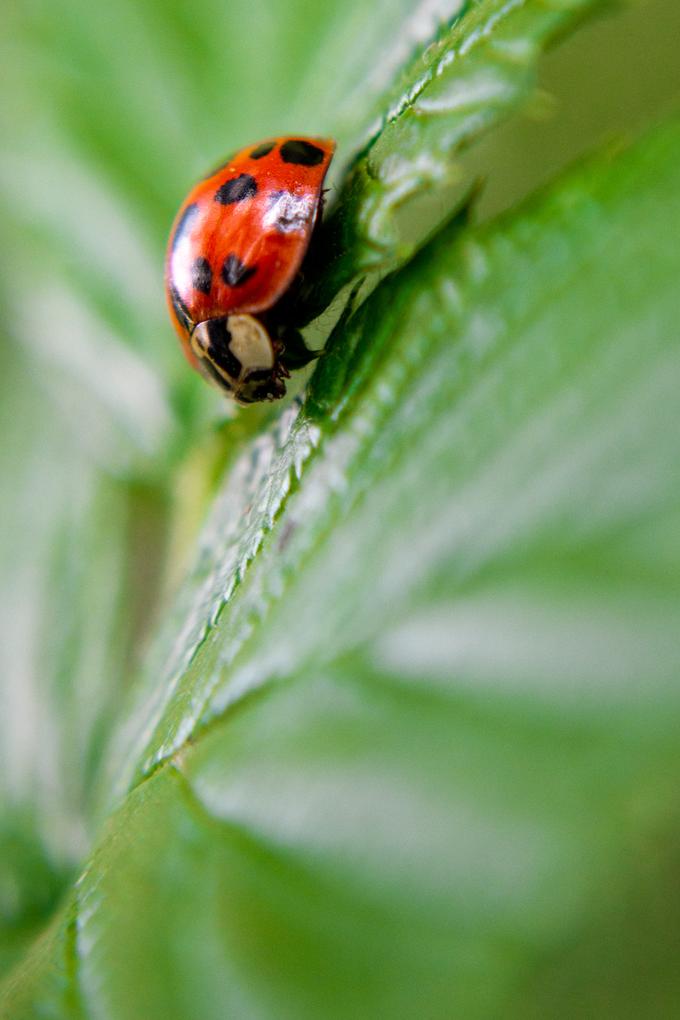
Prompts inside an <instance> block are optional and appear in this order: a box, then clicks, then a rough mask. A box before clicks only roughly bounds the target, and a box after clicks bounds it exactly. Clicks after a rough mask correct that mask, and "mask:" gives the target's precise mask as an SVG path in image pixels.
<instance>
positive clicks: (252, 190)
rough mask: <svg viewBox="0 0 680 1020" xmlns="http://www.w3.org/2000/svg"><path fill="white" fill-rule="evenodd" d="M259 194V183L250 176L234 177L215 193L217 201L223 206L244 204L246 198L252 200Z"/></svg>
mask: <svg viewBox="0 0 680 1020" xmlns="http://www.w3.org/2000/svg"><path fill="white" fill-rule="evenodd" d="M256 193H257V181H256V180H255V178H254V177H251V175H250V174H239V176H238V177H232V179H231V180H230V181H225V182H224V184H223V185H222V186H221V187H220V188H218V189H217V191H216V192H215V201H216V202H221V203H222V205H233V204H234V203H235V202H243V201H244V200H245V199H246V198H252V197H253V195H255V194H256Z"/></svg>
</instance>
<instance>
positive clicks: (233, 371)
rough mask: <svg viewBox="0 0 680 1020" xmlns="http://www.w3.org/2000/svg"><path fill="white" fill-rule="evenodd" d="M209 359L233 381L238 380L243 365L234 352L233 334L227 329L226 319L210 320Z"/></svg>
mask: <svg viewBox="0 0 680 1020" xmlns="http://www.w3.org/2000/svg"><path fill="white" fill-rule="evenodd" d="M208 339H209V341H210V346H209V347H208V357H209V358H210V360H211V361H213V362H214V363H215V364H216V365H217V367H218V368H221V369H222V371H223V372H226V373H227V375H230V376H231V377H232V379H238V377H239V376H240V374H241V371H242V369H243V365H242V364H241V362H240V361H239V360H238V358H237V357H236V355H235V354H234V353H233V352H232V350H231V348H230V346H229V344H230V343H231V333H230V332H229V330H228V329H227V320H226V319H210V320H209V322H208Z"/></svg>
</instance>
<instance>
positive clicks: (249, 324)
mask: <svg viewBox="0 0 680 1020" xmlns="http://www.w3.org/2000/svg"><path fill="white" fill-rule="evenodd" d="M227 329H228V330H229V333H230V335H231V339H230V341H229V350H230V351H231V353H232V354H233V355H234V357H235V358H238V360H239V361H240V362H241V365H242V366H243V367H242V371H241V376H240V378H241V379H245V378H246V376H248V375H249V374H250V372H262V371H266V370H271V369H272V368H273V367H274V361H275V358H274V348H273V346H272V342H271V340H270V338H269V333H268V332H267V330H266V329H265V328H264V326H263V325H262V323H261V322H259V321H258V320H257V319H256V318H254V317H253V316H252V315H230V316H229V318H228V319H227Z"/></svg>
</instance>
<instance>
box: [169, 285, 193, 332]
mask: <svg viewBox="0 0 680 1020" xmlns="http://www.w3.org/2000/svg"><path fill="white" fill-rule="evenodd" d="M170 300H171V301H172V310H173V311H174V313H175V317H176V318H177V321H178V322H179V324H180V326H183V327H184V329H186V331H187V333H190V332H191V330H192V329H193V325H194V321H193V319H192V318H191V316H190V315H189V309H188V308H187V306H186V305H185V304H184V302H183V301H182V298H181V297H180V295H179V291H178V290H177V288H176V287H172V286H171V287H170Z"/></svg>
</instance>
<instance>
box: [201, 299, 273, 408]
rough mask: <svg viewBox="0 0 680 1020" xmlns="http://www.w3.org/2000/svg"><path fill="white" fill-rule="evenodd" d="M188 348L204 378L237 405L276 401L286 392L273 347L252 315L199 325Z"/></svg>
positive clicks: (207, 320)
mask: <svg viewBox="0 0 680 1020" xmlns="http://www.w3.org/2000/svg"><path fill="white" fill-rule="evenodd" d="M191 348H192V350H193V352H194V354H195V355H196V357H197V358H198V364H199V367H200V368H201V370H202V371H203V373H204V375H206V376H207V378H209V379H210V380H211V381H212V382H214V383H216V384H217V385H218V386H219V387H220V388H221V389H223V390H225V391H226V392H227V393H228V394H229V395H230V396H231V397H233V398H234V399H235V400H237V401H238V402H239V403H240V404H254V403H256V402H259V401H261V400H279V399H280V398H281V397H282V396H283V395H284V394H285V392H286V387H285V385H284V384H283V382H282V381H281V368H280V365H279V363H278V359H277V352H276V347H275V345H274V343H273V342H272V339H271V337H270V336H269V333H268V332H267V330H266V329H265V327H264V326H263V325H262V323H261V322H260V321H259V319H256V318H255V317H254V316H252V315H228V316H224V317H222V318H219V319H206V320H205V321H204V322H199V323H198V325H197V326H196V327H195V329H194V330H193V332H192V334H191Z"/></svg>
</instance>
